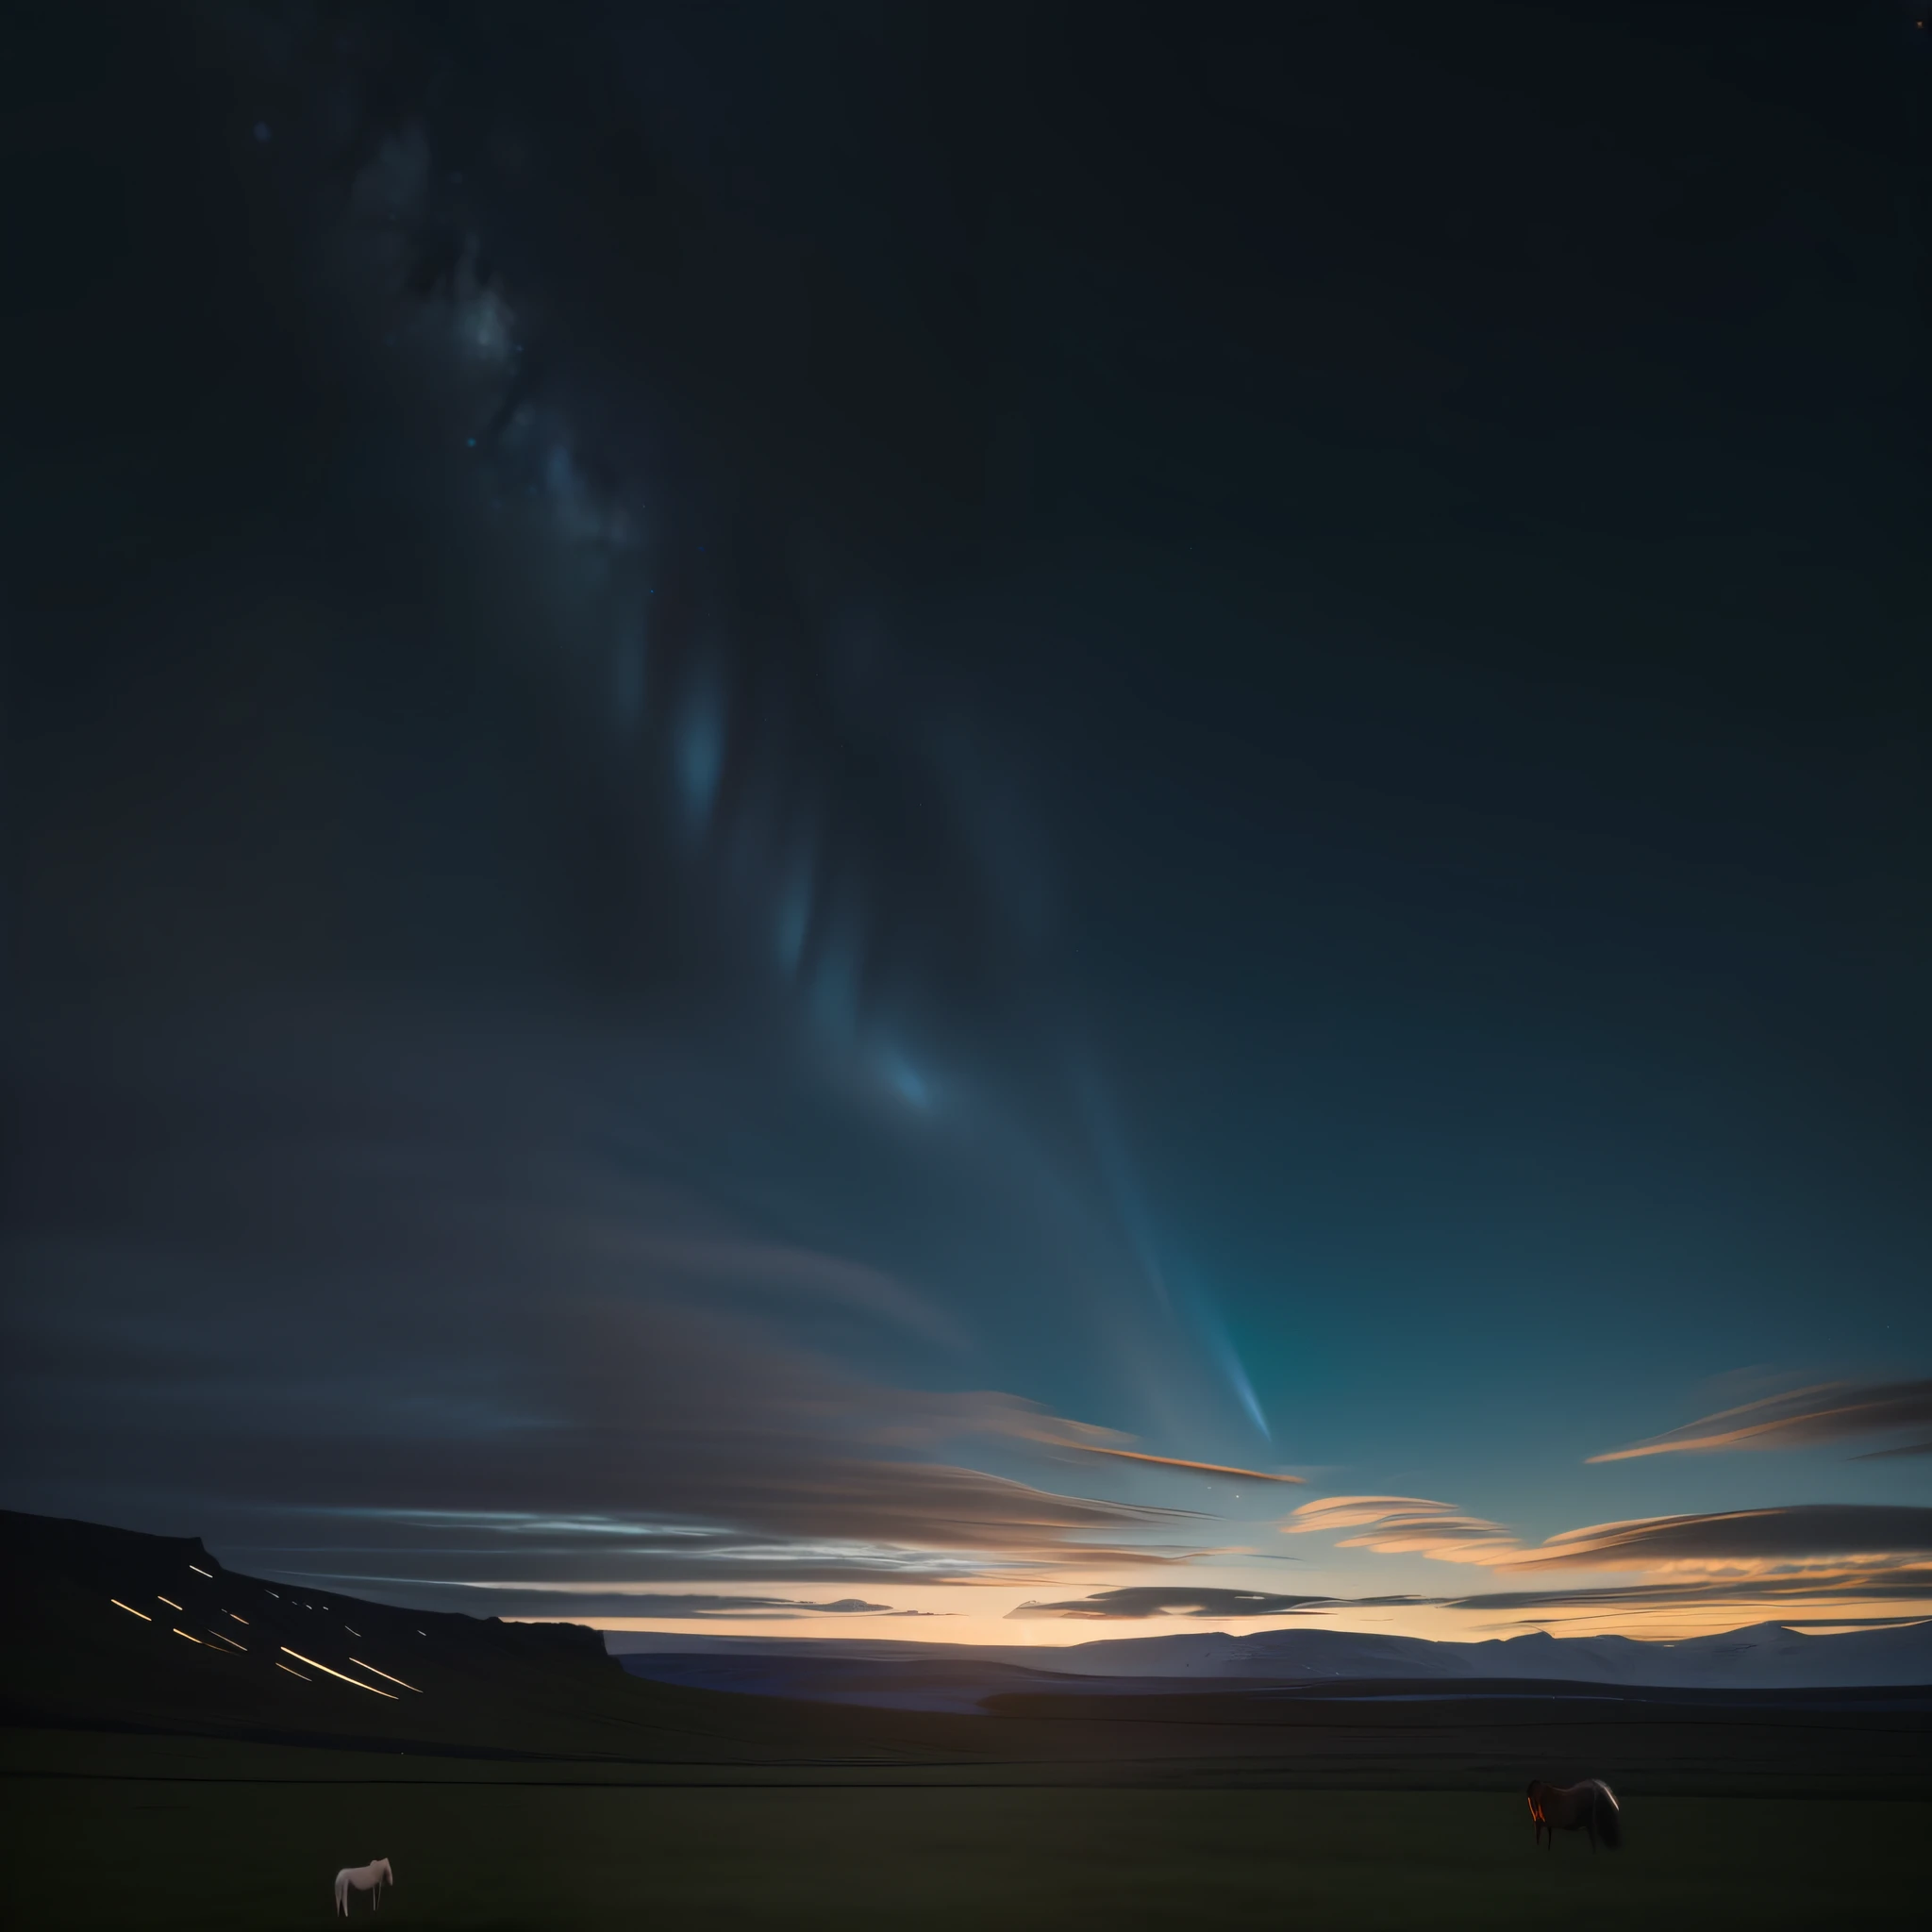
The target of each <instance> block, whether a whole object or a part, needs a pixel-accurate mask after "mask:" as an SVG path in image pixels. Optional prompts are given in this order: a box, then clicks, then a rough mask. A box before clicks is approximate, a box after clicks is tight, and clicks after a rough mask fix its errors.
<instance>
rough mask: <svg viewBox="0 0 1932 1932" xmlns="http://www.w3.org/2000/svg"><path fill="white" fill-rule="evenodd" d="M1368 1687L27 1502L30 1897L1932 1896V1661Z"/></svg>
mask: <svg viewBox="0 0 1932 1932" xmlns="http://www.w3.org/2000/svg"><path fill="white" fill-rule="evenodd" d="M112 1597H119V1598H120V1599H121V1601H122V1602H124V1603H128V1604H132V1605H135V1606H136V1607H138V1608H139V1609H141V1610H142V1612H143V1613H144V1614H143V1615H141V1616H137V1615H135V1614H133V1613H131V1612H130V1611H127V1610H123V1609H119V1608H116V1607H114V1605H113V1603H112V1602H111V1601H110V1598H112ZM164 1612H165V1614H163V1613H164ZM298 1652H299V1653H300V1654H301V1655H300V1657H296V1653H298ZM289 1657H292V1658H295V1660H296V1661H297V1662H299V1663H300V1664H301V1665H302V1674H295V1673H294V1672H292V1671H289V1670H284V1669H282V1668H280V1667H279V1665H278V1663H277V1661H276V1659H277V1658H289ZM330 1670H333V1671H336V1672H340V1673H350V1674H361V1675H362V1676H363V1677H364V1678H365V1679H366V1681H364V1682H361V1683H360V1684H359V1685H358V1683H356V1682H350V1681H346V1680H345V1679H344V1678H343V1677H342V1676H339V1675H338V1676H332V1675H329V1674H328V1672H329V1671H330ZM405 1679H407V1680H408V1681H407V1682H405V1681H404V1680H405ZM385 1683H386V1684H388V1685H390V1686H391V1687H392V1692H393V1694H391V1692H387V1691H379V1690H373V1689H371V1688H370V1685H371V1684H385ZM1373 1688H1374V1690H1375V1691H1376V1694H1375V1695H1373V1696H1369V1697H1366V1698H1363V1697H1355V1696H1351V1695H1346V1694H1341V1693H1343V1692H1345V1691H1347V1687H1345V1686H1335V1685H1326V1686H1315V1687H1310V1686H1293V1685H1271V1684H1257V1685H1247V1686H1242V1687H1221V1688H1208V1687H1200V1688H1190V1689H1189V1690H1188V1691H1186V1692H1184V1693H1179V1694H1171V1695H1170V1694H1158V1695H1155V1694H1150V1695H1136V1696H1131V1697H1128V1696H1115V1695H1091V1694H1080V1695H1076V1696H1069V1695H1039V1694H1036V1695H1025V1696H1019V1695H1010V1696H1001V1697H996V1698H993V1699H991V1701H990V1704H989V1707H988V1709H987V1711H986V1713H985V1714H980V1715H966V1714H948V1713H930V1712H922V1711H908V1710H889V1709H871V1708H863V1707H852V1706H841V1705H828V1704H814V1703H810V1702H801V1701H797V1700H788V1699H784V1698H774V1697H752V1696H737V1695H732V1694H730V1693H727V1692H722V1691H705V1690H696V1689H686V1688H681V1687H678V1686H674V1685H663V1684H657V1683H649V1682H645V1681H643V1680H641V1679H639V1678H636V1677H632V1676H628V1675H626V1674H625V1673H624V1672H623V1671H622V1670H620V1669H619V1668H618V1667H617V1666H616V1664H615V1663H614V1662H612V1661H611V1660H610V1659H608V1657H605V1656H604V1655H603V1651H602V1646H601V1644H600V1643H599V1642H598V1641H597V1640H596V1639H595V1638H594V1637H593V1636H591V1633H589V1632H587V1631H579V1630H574V1629H571V1628H568V1627H549V1628H517V1627H511V1626H506V1625H502V1624H491V1623H487V1622H483V1621H479V1620H477V1619H475V1618H468V1617H458V1616H448V1615H443V1616H425V1615H422V1614H419V1613H416V1612H411V1611H404V1610H400V1609H397V1608H394V1607H387V1606H383V1605H377V1604H370V1603H366V1602H363V1601H361V1600H359V1599H357V1598H353V1597H346V1596H342V1595H341V1594H340V1593H338V1592H333V1591H330V1592H326V1593H317V1592H307V1591H305V1592H300V1593H298V1592H294V1591H277V1590H276V1589H275V1587H274V1586H271V1585H270V1584H268V1583H267V1582H265V1581H263V1580H262V1579H260V1578H253V1577H247V1576H243V1575H240V1574H236V1573H232V1572H229V1571H227V1570H225V1568H224V1567H223V1566H222V1565H220V1564H219V1563H217V1562H215V1561H214V1559H213V1558H212V1557H209V1556H208V1552H207V1551H206V1550H205V1549H203V1548H202V1546H201V1545H200V1544H199V1543H196V1542H189V1541H175V1540H170V1539H164V1538H156V1537H138V1536H133V1535H130V1534H129V1533H127V1532H125V1531H119V1530H112V1529H107V1528H104V1527H102V1526H100V1525H96V1524H68V1523H58V1522H52V1521H49V1520H47V1519H44V1518H25V1517H19V1516H11V1517H9V1516H7V1515H6V1514H5V1513H4V1512H0V1924H4V1925H5V1927H6V1928H7V1932H14V1928H15V1927H23V1928H25V1927H32V1928H41V1927H62V1926H96V1927H113V1928H117V1932H118V1928H121V1927H131V1926H137V1925H138V1926H142V1927H163V1928H164V1927H169V1926H191V1925H192V1926H193V1927H195V1928H197V1932H223V1928H226V1927H233V1928H242V1927H246V1928H249V1932H275V1928H279V1927H284V1926H299V1925H314V1926H317V1927H320V1926H323V1925H325V1924H329V1923H331V1920H330V1912H331V1908H332V1900H331V1896H330V1884H331V1880H332V1879H333V1876H334V1874H335V1872H336V1869H337V1868H338V1867H339V1866H341V1865H345V1864H361V1863H364V1862H366V1861H367V1860H369V1859H371V1858H374V1857H384V1856H386V1857H390V1858H391V1859H392V1860H393V1861H394V1864H395V1868H396V1872H397V1875H398V1878H399V1879H400V1884H399V1886H398V1888H397V1890H395V1891H394V1892H393V1893H392V1894H391V1895H389V1897H388V1899H387V1901H386V1903H385V1905H384V1907H383V1911H382V1915H381V1918H380V1920H379V1921H378V1923H379V1924H384V1925H393V1926H398V1927H405V1928H407V1927H408V1926H412V1925H413V1926H447V1927H457V1926H461V1927H465V1928H488V1927H496V1928H504V1932H508V1928H512V1927H525V1928H532V1932H536V1928H542V1932H570V1928H574V1927H579V1926H595V1927H603V1926H612V1927H626V1928H628V1927H650V1928H661V1932H712V1928H717V1927H729V1926H737V1925H760V1926H762V1925H771V1926H774V1927H776V1926H784V1927H786V1928H788V1932H791V1928H803V1927H811V1926H818V1925H824V1926H837V1927H839V1928H841V1932H853V1928H865V1927H871V1926H878V1927H881V1928H884V1927H889V1926H890V1927H891V1928H892V1932H936V1928H944V1927H950V1926H958V1927H962V1928H964V1927H970V1928H972V1932H1005V1928H1010V1927H1031V1926H1042V1927H1045V1926H1051V1927H1053V1928H1055V1932H1067V1928H1077V1927H1081V1926H1089V1925H1092V1926H1101V1925H1105V1926H1107V1927H1108V1928H1110V1932H1113V1928H1122V1927H1129V1928H1130V1927H1136V1926H1141V1925H1169V1924H1172V1925H1186V1926H1188V1927H1190V1928H1191V1932H1207V1928H1212V1927H1215V1926H1219V1925H1227V1926H1230V1927H1233V1926H1240V1927H1241V1928H1242V1932H1254V1928H1256V1927H1257V1926H1259V1927H1268V1928H1274V1927H1282V1926H1287V1927H1297V1926H1331V1925H1332V1926H1345V1927H1374V1926H1381V1925H1387V1926H1391V1927H1393V1926H1400V1927H1402V1928H1403V1932H1412V1928H1420V1927H1438V1926H1444V1925H1480V1926H1486V1927H1507V1926H1512V1925H1522V1926H1531V1925H1534V1926H1536V1927H1538V1928H1539V1932H1542V1928H1555V1927H1574V1926H1591V1925H1603V1926H1615V1927H1617V1928H1619V1932H1626V1928H1633V1927H1634V1928H1636V1932H1662V1928H1665V1927H1671V1926H1696V1927H1699V1928H1716V1927H1727V1926H1731V1925H1749V1926H1751V1927H1753V1928H1754V1932H1755V1928H1758V1927H1764V1926H1777V1925H1789V1926H1807V1927H1810V1926H1824V1925H1831V1926H1839V1925H1852V1926H1862V1925H1888V1924H1917V1923H1920V1922H1921V1921H1922V1919H1923V1907H1924V1898H1925V1896H1926V1884H1927V1879H1928V1875H1932V1748H1928V1746H1932V1717H1928V1710H1927V1698H1926V1694H1925V1693H1924V1691H1911V1690H1905V1691H1898V1692H1896V1693H1889V1694H1885V1695H1868V1694H1866V1693H1848V1694H1845V1695H1839V1694H1819V1695H1811V1694H1797V1695H1790V1696H1780V1697H1761V1696H1755V1695H1741V1696H1718V1697H1697V1696H1694V1695H1691V1694H1690V1693H1683V1694H1678V1693H1649V1692H1644V1693H1641V1694H1634V1695H1631V1696H1627V1697H1625V1696H1619V1697H1611V1698H1606V1697H1605V1696H1603V1695H1601V1694H1600V1693H1599V1692H1598V1691H1593V1690H1591V1689H1589V1687H1578V1686H1570V1687H1567V1688H1566V1687H1563V1686H1548V1687H1541V1689H1537V1688H1536V1687H1527V1688H1525V1687H1521V1686H1516V1687H1507V1694H1497V1695H1493V1696H1492V1695H1489V1694H1483V1695H1478V1696H1474V1697H1462V1698H1457V1699H1456V1700H1451V1701H1446V1702H1445V1701H1441V1700H1438V1699H1428V1698H1424V1699H1421V1700H1405V1699H1401V1698H1391V1697H1390V1696H1389V1695H1388V1694H1387V1691H1388V1688H1389V1687H1387V1686H1386V1685H1382V1686H1376V1687H1373ZM1531 1774H1539V1775H1542V1776H1546V1777H1550V1778H1553V1779H1555V1780H1556V1781H1557V1782H1567V1781H1569V1780H1571V1779H1573V1778H1575V1777H1578V1776H1582V1775H1585V1774H1601V1775H1604V1776H1607V1777H1608V1778H1609V1779H1610V1780H1611V1781H1612V1782H1613V1783H1614V1784H1615V1785H1616V1787H1617V1789H1618V1790H1619V1792H1620V1793H1621V1794H1622V1795H1623V1797H1624V1807H1625V1809H1624V1815H1625V1819H1626V1821H1627V1827H1628V1833H1629V1846H1628V1848H1627V1849H1626V1850H1625V1851H1624V1852H1623V1853H1622V1854H1620V1855H1617V1856H1614V1857H1613V1856H1611V1855H1608V1854H1601V1855H1598V1856H1596V1857H1591V1852H1590V1848H1589V1846H1588V1844H1587V1843H1586V1842H1584V1841H1583V1840H1580V1839H1574V1840H1573V1839H1567V1838H1566V1839H1565V1840H1563V1841H1562V1842H1561V1843H1560V1844H1558V1845H1557V1848H1556V1849H1555V1850H1554V1851H1553V1852H1541V1851H1539V1850H1537V1849H1536V1848H1535V1846H1534V1845H1533V1843H1532V1839H1531V1832H1530V1825H1529V1818H1528V1813H1527V1810H1526V1809H1525V1807H1524V1801H1523V1797H1522V1790H1523V1784H1524V1781H1525V1780H1526V1779H1527V1778H1528V1777H1529V1776H1530V1775H1531ZM362 1908H363V1910H365V1911H366V1909H367V1906H366V1902H364V1903H363V1907H362Z"/></svg>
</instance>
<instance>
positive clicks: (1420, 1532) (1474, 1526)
mask: <svg viewBox="0 0 1932 1932" xmlns="http://www.w3.org/2000/svg"><path fill="white" fill-rule="evenodd" d="M1281 1527H1282V1528H1283V1529H1284V1530H1285V1531H1287V1532H1288V1534H1289V1535H1291V1536H1304V1535H1307V1533H1308V1532H1309V1531H1311V1530H1338V1529H1352V1530H1357V1531H1359V1532H1360V1534H1358V1535H1356V1536H1344V1537H1341V1539H1339V1541H1340V1542H1341V1547H1342V1548H1343V1549H1351V1550H1379V1551H1381V1552H1382V1553H1383V1554H1384V1555H1387V1556H1397V1555H1403V1556H1422V1557H1436V1558H1438V1559H1439V1560H1440V1561H1442V1562H1445V1563H1490V1562H1494V1561H1496V1560H1498V1559H1499V1558H1500V1557H1502V1556H1504V1555H1506V1554H1510V1553H1513V1552H1515V1551H1516V1550H1518V1549H1519V1548H1520V1547H1521V1545H1520V1544H1519V1543H1518V1541H1517V1540H1516V1537H1515V1535H1514V1534H1513V1533H1512V1532H1511V1531H1510V1530H1508V1529H1506V1528H1505V1527H1504V1526H1503V1524H1500V1523H1491V1522H1490V1521H1489V1520H1488V1519H1487V1518H1485V1517H1481V1516H1468V1515H1465V1514H1464V1513H1463V1512H1462V1511H1461V1510H1459V1509H1457V1507H1456V1506H1455V1505H1454V1504H1453V1503H1436V1502H1432V1501H1430V1500H1429V1499H1428V1498H1427V1497H1426V1496H1323V1497H1319V1498H1317V1500H1316V1501H1314V1502H1312V1503H1304V1504H1303V1505H1302V1506H1301V1507H1300V1508H1299V1509H1297V1510H1295V1511H1294V1513H1293V1514H1292V1515H1291V1516H1290V1517H1289V1518H1288V1520H1287V1521H1286V1522H1285V1523H1283V1524H1281Z"/></svg>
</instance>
